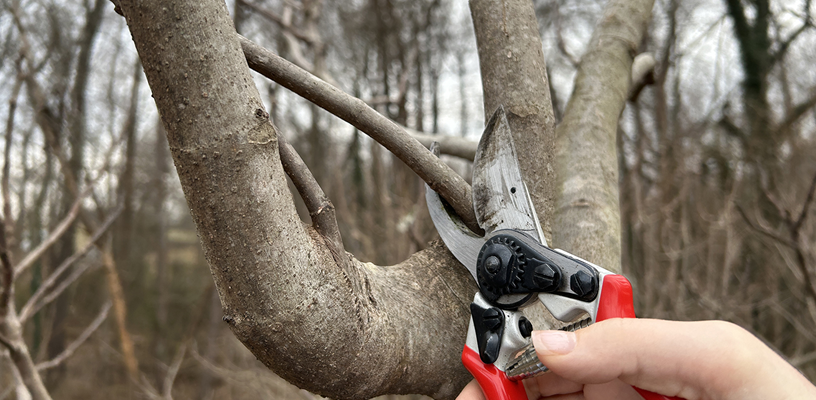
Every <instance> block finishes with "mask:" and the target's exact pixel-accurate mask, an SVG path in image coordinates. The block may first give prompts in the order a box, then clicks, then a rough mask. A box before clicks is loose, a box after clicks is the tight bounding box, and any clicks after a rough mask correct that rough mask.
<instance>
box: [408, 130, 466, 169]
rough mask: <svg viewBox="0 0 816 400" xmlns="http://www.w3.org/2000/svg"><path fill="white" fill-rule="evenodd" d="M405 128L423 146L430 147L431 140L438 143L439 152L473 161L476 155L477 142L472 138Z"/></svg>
mask: <svg viewBox="0 0 816 400" xmlns="http://www.w3.org/2000/svg"><path fill="white" fill-rule="evenodd" d="M405 130H406V131H407V132H408V133H410V134H411V136H413V137H414V138H415V139H416V140H419V142H420V143H422V145H423V146H425V147H428V148H430V147H431V143H433V142H437V143H439V152H440V153H442V154H447V155H449V156H454V157H459V158H463V159H465V160H468V161H473V158H475V157H476V146H478V143H477V142H474V141H473V140H468V139H465V138H463V137H460V136H448V135H442V134H429V133H424V132H420V131H417V130H414V129H411V128H405Z"/></svg>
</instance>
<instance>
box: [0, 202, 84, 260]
mask: <svg viewBox="0 0 816 400" xmlns="http://www.w3.org/2000/svg"><path fill="white" fill-rule="evenodd" d="M88 193H89V192H88V191H87V190H86V191H85V193H83V194H82V195H81V196H79V197H77V199H76V200H74V204H73V205H72V206H71V210H70V211H68V215H66V216H65V218H63V219H62V221H60V223H59V224H58V225H57V227H56V228H54V230H53V231H51V233H50V234H49V235H48V237H47V238H46V239H45V240H44V241H43V242H42V243H40V244H39V245H38V246H37V247H36V248H34V250H31V251H30V252H28V254H26V256H25V257H24V258H23V260H22V261H20V262H19V263H18V264H17V265H16V266H15V267H14V273H15V274H17V275H19V274H21V273H22V272H23V271H25V270H26V269H28V267H30V266H32V265H33V264H34V262H35V261H37V260H38V259H39V258H40V257H42V255H43V254H44V253H45V251H46V250H48V248H50V247H51V245H53V244H54V243H56V242H57V240H59V238H61V237H62V235H63V234H65V231H67V230H68V228H69V227H70V226H71V224H72V223H73V222H74V220H75V219H76V217H77V215H79V208H80V207H81V206H82V201H83V200H84V199H85V195H86V194H88Z"/></svg>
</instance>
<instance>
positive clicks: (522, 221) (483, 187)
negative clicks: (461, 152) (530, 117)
mask: <svg viewBox="0 0 816 400" xmlns="http://www.w3.org/2000/svg"><path fill="white" fill-rule="evenodd" d="M473 208H474V210H475V212H476V220H477V221H478V222H479V225H480V226H481V227H482V228H483V229H484V230H485V236H489V234H490V233H491V232H493V231H496V230H499V229H514V230H517V231H521V232H524V233H526V234H527V235H529V236H531V237H533V238H534V239H536V240H538V242H539V243H541V244H543V245H545V246H546V245H547V241H546V240H545V239H544V234H543V232H542V231H541V224H540V223H539V222H538V216H537V215H536V212H535V208H534V207H533V202H532V200H531V199H530V194H529V192H528V190H527V185H525V184H524V180H523V179H522V177H521V168H520V167H519V164H518V158H517V156H516V147H515V145H514V144H513V134H512V132H511V131H510V125H509V124H508V122H507V116H506V115H505V111H504V107H503V106H499V108H498V109H497V110H496V111H495V112H494V113H493V116H492V117H490V120H489V121H488V122H487V126H485V130H484V133H483V134H482V139H481V140H480V141H479V147H477V148H476V158H475V159H474V160H473Z"/></svg>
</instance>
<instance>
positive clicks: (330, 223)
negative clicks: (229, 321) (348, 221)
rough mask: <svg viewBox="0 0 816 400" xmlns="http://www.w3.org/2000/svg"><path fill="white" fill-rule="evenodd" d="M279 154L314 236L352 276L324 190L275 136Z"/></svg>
mask: <svg viewBox="0 0 816 400" xmlns="http://www.w3.org/2000/svg"><path fill="white" fill-rule="evenodd" d="M278 152H279V153H280V158H281V164H282V165H283V170H284V172H286V175H287V176H289V179H291V180H292V183H294V184H295V188H296V189H297V191H298V193H299V194H300V197H301V198H302V199H303V202H304V203H305V204H306V209H307V210H309V217H311V219H312V224H313V225H314V228H315V230H316V231H317V233H319V234H320V235H321V236H323V238H324V239H325V240H326V246H327V247H328V248H329V251H331V253H332V258H334V261H335V262H336V263H337V265H340V266H341V267H342V268H343V269H344V270H346V273H349V274H350V273H352V272H351V271H349V270H348V269H349V268H350V267H349V262H348V256H347V255H346V250H345V249H344V248H343V238H342V237H341V236H340V228H339V227H338V225H337V217H336V215H335V212H334V205H333V204H332V203H331V200H329V198H328V197H326V195H325V194H324V193H323V189H321V188H320V185H319V184H318V183H317V180H315V178H314V175H312V173H311V171H309V167H308V166H306V163H305V162H303V159H301V158H300V155H298V153H297V151H295V148H294V147H292V145H290V144H289V143H288V142H287V141H286V139H285V138H284V137H283V135H278Z"/></svg>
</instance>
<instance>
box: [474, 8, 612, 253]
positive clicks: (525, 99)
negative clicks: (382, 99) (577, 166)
mask: <svg viewBox="0 0 816 400" xmlns="http://www.w3.org/2000/svg"><path fill="white" fill-rule="evenodd" d="M470 13H471V16H472V18H473V27H474V29H475V31H476V43H477V45H478V50H479V66H480V69H481V73H482V88H483V90H484V107H485V115H492V114H493V112H494V111H495V110H496V108H498V106H499V105H504V109H505V110H506V111H507V122H508V123H510V129H512V131H513V139H514V140H515V144H516V150H517V151H518V156H519V165H520V166H521V173H522V176H523V177H524V182H525V183H526V184H527V187H528V189H529V191H530V197H532V199H533V204H534V205H535V208H536V212H537V213H538V217H539V219H540V221H541V226H542V228H543V230H544V236H546V237H547V240H548V241H550V239H551V238H552V234H553V233H552V226H551V222H550V221H551V219H552V217H553V182H554V181H555V170H554V169H553V151H554V150H553V145H554V139H555V117H554V116H553V107H552V101H551V100H550V85H549V82H548V81H547V66H546V63H545V61H544V52H543V50H542V45H541V38H540V37H539V33H538V23H537V22H536V17H535V10H534V9H533V3H532V2H530V1H524V0H508V1H484V0H481V1H480V0H472V1H471V2H470ZM613 143H614V142H613Z"/></svg>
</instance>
